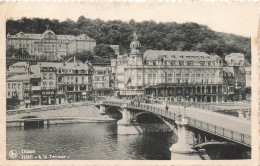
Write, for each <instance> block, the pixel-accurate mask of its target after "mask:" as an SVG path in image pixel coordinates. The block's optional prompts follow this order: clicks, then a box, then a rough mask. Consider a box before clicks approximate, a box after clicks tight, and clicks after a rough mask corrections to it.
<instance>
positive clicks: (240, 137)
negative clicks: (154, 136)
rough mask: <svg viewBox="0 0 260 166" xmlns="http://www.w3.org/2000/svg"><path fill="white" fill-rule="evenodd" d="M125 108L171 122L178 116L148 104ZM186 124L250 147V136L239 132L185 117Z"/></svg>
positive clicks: (117, 104) (133, 104) (114, 103)
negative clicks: (156, 115)
mask: <svg viewBox="0 0 260 166" xmlns="http://www.w3.org/2000/svg"><path fill="white" fill-rule="evenodd" d="M107 104H110V105H114V106H122V105H123V103H121V102H111V101H109V102H107ZM127 108H133V109H141V110H145V111H148V112H152V113H154V114H158V115H161V116H164V117H167V118H170V119H173V120H176V119H177V118H178V115H177V114H176V113H173V112H170V111H168V110H166V109H163V108H158V107H155V106H152V105H149V104H143V103H142V104H141V103H127ZM187 122H188V124H189V125H190V126H192V127H195V128H198V129H201V130H204V131H207V132H209V133H212V134H215V135H218V136H221V137H223V138H226V139H229V140H232V141H235V142H238V143H241V144H244V145H247V146H251V136H250V135H246V134H242V133H239V132H236V131H234V130H230V129H226V128H223V127H220V126H217V125H213V124H210V123H207V122H203V121H200V120H196V119H193V118H189V117H187Z"/></svg>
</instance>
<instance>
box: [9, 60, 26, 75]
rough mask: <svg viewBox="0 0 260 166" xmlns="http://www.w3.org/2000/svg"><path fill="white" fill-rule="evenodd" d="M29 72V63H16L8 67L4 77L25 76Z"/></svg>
mask: <svg viewBox="0 0 260 166" xmlns="http://www.w3.org/2000/svg"><path fill="white" fill-rule="evenodd" d="M28 72H29V62H17V63H15V64H13V65H11V66H9V68H8V70H7V73H6V76H7V77H10V76H14V75H25V74H28Z"/></svg>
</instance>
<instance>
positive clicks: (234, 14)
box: [1, 2, 258, 37]
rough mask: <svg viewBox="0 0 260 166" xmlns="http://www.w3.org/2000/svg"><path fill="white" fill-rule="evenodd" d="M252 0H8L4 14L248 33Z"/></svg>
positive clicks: (251, 29)
mask: <svg viewBox="0 0 260 166" xmlns="http://www.w3.org/2000/svg"><path fill="white" fill-rule="evenodd" d="M257 6H258V5H256V4H255V3H233V4H230V3H212V2H210V3H207V4H205V3H203V4H202V3H192V4H191V3H175V4H173V3H168V4H167V3H129V2H128V3H82V2H80V3H79V2H74V3H68V2H67V3H53V2H50V3H40V2H35V3H33V5H32V3H31V5H30V3H29V2H26V3H12V4H11V3H9V4H8V5H5V8H4V10H2V11H1V12H3V13H2V14H3V15H5V17H6V18H10V17H12V18H14V19H18V18H22V17H41V18H50V19H54V18H55V19H59V20H61V21H63V20H66V19H67V18H70V19H72V20H75V21H76V20H77V19H78V17H79V16H81V15H84V16H85V17H86V18H91V19H95V18H100V19H102V20H105V21H106V20H115V19H120V20H123V21H129V20H130V19H134V20H135V21H138V22H139V21H143V20H154V21H156V22H170V21H175V22H177V23H183V22H196V23H199V24H203V25H208V26H209V27H210V28H211V29H213V30H215V31H219V32H227V33H233V34H237V35H242V36H248V37H249V36H251V34H252V32H254V31H255V30H256V26H257V25H258V20H257Z"/></svg>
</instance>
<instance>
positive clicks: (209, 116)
mask: <svg viewBox="0 0 260 166" xmlns="http://www.w3.org/2000/svg"><path fill="white" fill-rule="evenodd" d="M96 106H97V107H99V110H100V114H107V111H108V110H109V109H111V108H114V109H115V108H116V109H117V110H118V111H120V112H121V114H122V119H121V120H119V121H118V122H117V124H118V134H139V133H140V132H139V131H137V130H136V127H135V125H134V124H133V120H134V119H135V118H136V117H138V116H139V115H142V114H153V115H155V116H157V117H158V118H160V119H161V120H162V121H163V122H164V123H165V124H166V125H167V126H169V128H170V129H171V130H172V131H173V132H174V133H175V134H177V135H178V141H177V143H175V144H173V145H172V147H171V148H170V150H171V152H172V159H174V158H175V157H174V156H176V154H178V155H180V154H185V153H194V149H200V148H203V147H204V146H208V145H229V146H232V145H239V146H243V147H245V148H247V149H248V151H250V149H251V131H250V130H249V129H250V128H251V124H250V121H248V120H243V119H239V118H236V117H231V116H228V115H223V114H219V113H215V112H212V111H209V110H203V109H199V108H192V107H186V106H180V105H179V106H167V107H168V108H166V106H165V105H160V104H145V103H127V102H125V101H101V102H100V103H99V104H96Z"/></svg>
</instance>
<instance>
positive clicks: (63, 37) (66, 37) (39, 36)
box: [7, 30, 95, 41]
mask: <svg viewBox="0 0 260 166" xmlns="http://www.w3.org/2000/svg"><path fill="white" fill-rule="evenodd" d="M48 32H50V33H52V34H53V35H55V36H56V37H57V39H58V40H93V41H95V40H94V39H92V38H90V37H89V36H87V35H85V34H82V35H79V36H73V35H56V34H55V33H54V32H53V31H51V30H46V31H45V32H43V33H42V34H30V33H24V32H19V33H17V34H15V35H10V34H8V35H7V38H28V39H43V37H44V35H45V34H47V33H48Z"/></svg>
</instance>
